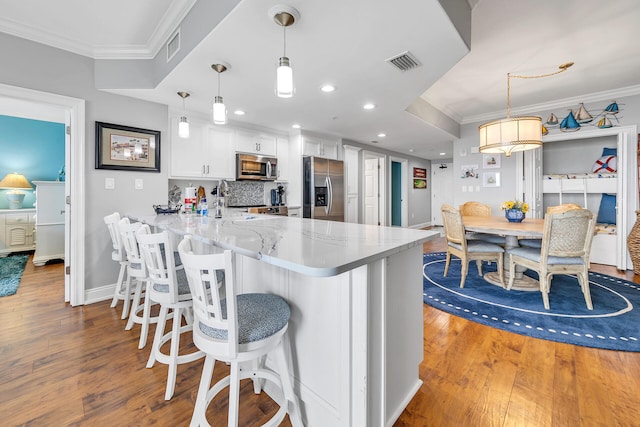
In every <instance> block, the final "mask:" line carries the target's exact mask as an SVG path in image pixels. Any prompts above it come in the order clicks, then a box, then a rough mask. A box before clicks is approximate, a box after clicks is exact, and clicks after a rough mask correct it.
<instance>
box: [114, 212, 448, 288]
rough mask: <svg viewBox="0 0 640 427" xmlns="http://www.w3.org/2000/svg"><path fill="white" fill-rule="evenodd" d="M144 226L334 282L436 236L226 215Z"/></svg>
mask: <svg viewBox="0 0 640 427" xmlns="http://www.w3.org/2000/svg"><path fill="white" fill-rule="evenodd" d="M126 216H128V217H129V218H131V219H133V220H136V221H142V222H144V223H147V224H149V225H150V226H153V227H158V228H159V229H166V230H170V231H172V232H174V233H176V234H178V235H185V234H191V235H193V236H194V238H195V239H198V240H201V241H203V242H205V243H207V244H212V245H215V246H218V247H221V248H224V249H231V250H233V251H235V252H237V253H239V254H242V255H245V256H249V257H252V258H255V259H259V260H262V261H264V262H267V263H269V264H273V265H276V266H279V267H282V268H285V269H288V270H292V271H296V272H298V273H302V274H305V275H308V276H316V277H327V276H335V275H338V274H341V273H344V272H346V271H349V270H352V269H354V268H356V267H359V266H361V265H364V264H368V263H370V262H372V261H375V260H378V259H382V258H384V257H386V256H388V255H390V254H393V253H398V252H402V251H404V250H406V249H409V248H412V247H415V246H417V245H421V244H422V243H424V242H425V241H427V240H430V239H433V238H435V237H438V236H439V234H440V233H439V232H438V231H432V230H428V231H426V230H414V229H409V228H399V227H380V226H374V225H364V224H353V223H345V222H335V221H323V220H316V219H308V218H296V217H286V216H275V215H259V214H247V213H244V212H237V211H225V215H224V216H223V218H220V219H216V218H213V217H211V216H209V217H202V216H196V215H184V214H173V215H147V214H144V215H139V214H136V213H128V214H127V215H126Z"/></svg>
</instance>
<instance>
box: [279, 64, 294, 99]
mask: <svg viewBox="0 0 640 427" xmlns="http://www.w3.org/2000/svg"><path fill="white" fill-rule="evenodd" d="M276 94H277V95H278V96H279V97H280V98H291V97H292V96H293V69H292V68H291V66H290V64H289V58H287V57H286V56H283V57H281V58H280V61H279V64H278V70H277V72H276Z"/></svg>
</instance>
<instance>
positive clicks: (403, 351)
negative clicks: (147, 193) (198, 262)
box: [127, 213, 439, 427]
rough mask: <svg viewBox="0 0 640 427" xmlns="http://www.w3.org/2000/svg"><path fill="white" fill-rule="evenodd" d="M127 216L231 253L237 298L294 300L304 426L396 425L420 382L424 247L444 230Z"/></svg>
mask: <svg viewBox="0 0 640 427" xmlns="http://www.w3.org/2000/svg"><path fill="white" fill-rule="evenodd" d="M127 216H129V217H130V218H131V219H133V220H138V221H142V222H145V223H147V224H149V225H150V226H152V227H157V228H158V229H166V230H169V231H171V232H173V233H175V234H176V235H177V236H182V235H185V234H191V235H193V236H194V239H195V240H197V241H199V242H201V243H202V244H203V248H205V249H206V248H209V249H211V250H219V249H216V248H222V249H231V250H233V251H234V252H235V253H236V254H238V255H240V256H237V258H236V269H237V274H236V277H237V281H238V287H239V292H257V291H260V292H270V293H275V294H278V295H281V296H283V297H284V298H285V299H287V301H288V302H289V304H290V306H291V321H290V324H289V328H290V329H289V331H290V337H291V344H292V352H293V375H294V378H295V382H296V383H295V390H296V393H297V394H298V396H299V397H300V400H301V401H302V412H303V418H304V420H305V424H306V425H308V426H327V425H331V426H345V427H346V426H381V427H382V426H390V425H392V424H393V423H394V421H395V420H396V419H397V418H398V416H399V415H400V413H401V412H402V411H403V410H404V408H405V407H406V405H407V404H408V403H409V401H410V400H411V398H412V397H413V395H414V394H415V393H416V392H417V390H418V388H419V387H420V385H421V384H422V382H421V380H420V379H419V375H418V366H419V364H420V362H421V361H422V358H423V326H422V243H423V242H425V241H427V240H429V239H431V238H434V237H436V236H437V235H439V233H438V232H435V231H421V230H412V229H406V228H397V227H394V228H392V227H378V226H371V225H362V224H351V223H343V222H333V221H321V220H313V219H305V218H292V217H284V216H271V215H249V214H246V213H245V214H240V213H235V214H228V215H227V216H223V218H221V219H214V218H212V217H198V216H194V215H137V214H135V213H133V214H131V213H130V214H128V215H127ZM266 390H267V392H269V387H268V386H267V387H266Z"/></svg>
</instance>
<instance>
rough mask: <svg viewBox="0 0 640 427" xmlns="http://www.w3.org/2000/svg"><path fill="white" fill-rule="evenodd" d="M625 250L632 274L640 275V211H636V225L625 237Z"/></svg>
mask: <svg viewBox="0 0 640 427" xmlns="http://www.w3.org/2000/svg"><path fill="white" fill-rule="evenodd" d="M627 248H628V249H629V255H631V262H632V263H633V273H634V274H638V275H640V211H636V223H635V224H633V227H632V228H631V232H630V233H629V236H628V237H627Z"/></svg>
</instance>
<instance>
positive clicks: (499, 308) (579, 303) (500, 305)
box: [423, 252, 640, 351]
mask: <svg viewBox="0 0 640 427" xmlns="http://www.w3.org/2000/svg"><path fill="white" fill-rule="evenodd" d="M444 264H445V253H444V252H437V253H429V254H425V255H424V266H423V276H424V280H423V283H424V284H423V289H424V292H423V299H424V302H425V304H428V305H430V306H433V307H435V308H437V309H440V310H443V311H446V312H447V313H451V314H453V315H456V316H460V317H463V318H465V319H468V320H472V321H474V322H478V323H482V324H484V325H488V326H492V327H494V328H500V329H504V330H506V331H510V332H515V333H518V334H522V335H528V336H532V337H536V338H542V339H546V340H551V341H559V342H565V343H570V344H576V345H582V346H586V347H597V348H604V349H609V350H623V351H640V285H637V284H635V283H633V282H628V281H626V280H623V279H618V278H615V277H611V276H607V275H606V274H598V273H592V272H590V273H589V281H590V288H591V298H592V300H593V308H594V309H593V310H588V309H587V306H586V304H585V301H584V297H583V295H582V292H581V290H580V285H579V283H578V279H577V278H576V277H575V276H568V275H556V276H554V277H553V280H552V282H551V291H550V293H549V302H550V310H545V308H544V305H543V303H542V295H541V293H540V292H531V291H516V290H510V291H507V290H505V289H502V288H501V287H499V286H495V285H492V284H490V283H488V282H486V281H485V280H484V279H483V278H482V277H480V276H479V275H478V270H477V269H476V266H475V262H472V263H471V264H470V265H469V273H468V275H467V280H466V282H465V285H464V288H462V289H460V260H459V259H458V258H455V257H452V260H451V265H450V266H449V272H448V274H447V277H444V276H443V274H444ZM490 271H496V263H492V264H491V265H488V264H487V263H484V265H483V268H482V272H483V273H487V272H490ZM525 274H527V275H529V276H531V277H533V278H536V279H537V275H536V274H535V272H531V271H527V272H526V273H525Z"/></svg>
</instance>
